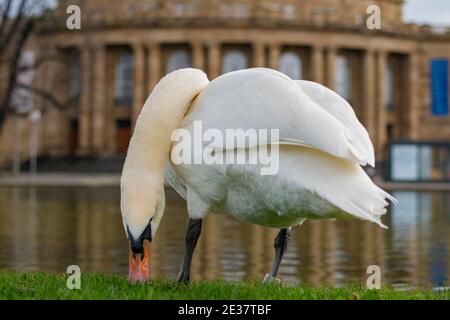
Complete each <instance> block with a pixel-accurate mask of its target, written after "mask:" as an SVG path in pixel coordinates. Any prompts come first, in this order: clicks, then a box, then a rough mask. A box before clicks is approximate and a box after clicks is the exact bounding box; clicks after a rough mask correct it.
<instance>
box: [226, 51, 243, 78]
mask: <svg viewBox="0 0 450 320" xmlns="http://www.w3.org/2000/svg"><path fill="white" fill-rule="evenodd" d="M247 68H248V61H247V56H246V55H245V54H244V53H243V52H241V51H238V50H233V51H229V52H227V53H226V54H225V56H224V58H223V65H222V71H223V73H228V72H231V71H236V70H241V69H247Z"/></svg>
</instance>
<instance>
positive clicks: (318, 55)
mask: <svg viewBox="0 0 450 320" xmlns="http://www.w3.org/2000/svg"><path fill="white" fill-rule="evenodd" d="M311 60H312V63H311V64H312V68H313V70H312V72H311V74H312V80H313V81H315V82H318V83H322V84H323V83H324V77H323V76H324V66H323V62H324V55H323V47H322V46H319V45H314V46H313V48H312V59H311Z"/></svg>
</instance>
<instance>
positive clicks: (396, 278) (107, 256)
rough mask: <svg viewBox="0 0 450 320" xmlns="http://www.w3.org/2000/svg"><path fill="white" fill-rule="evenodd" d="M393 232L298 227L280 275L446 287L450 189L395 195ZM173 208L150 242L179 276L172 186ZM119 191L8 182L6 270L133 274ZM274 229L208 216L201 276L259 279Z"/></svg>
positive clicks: (3, 205) (199, 257) (182, 218)
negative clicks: (374, 269) (371, 274)
mask: <svg viewBox="0 0 450 320" xmlns="http://www.w3.org/2000/svg"><path fill="white" fill-rule="evenodd" d="M393 194H394V195H395V196H396V197H397V199H398V200H399V205H398V206H397V207H394V208H393V210H392V211H391V212H389V213H388V214H387V215H386V216H385V218H384V222H385V223H386V224H387V225H388V226H389V227H390V229H389V230H383V229H380V228H379V227H378V226H376V225H374V224H371V223H369V222H363V221H356V220H355V221H306V222H305V223H304V224H303V225H302V226H301V227H296V228H294V229H293V233H292V237H291V240H290V243H289V249H288V252H287V254H286V256H285V259H284V260H283V264H282V267H281V269H280V274H279V277H280V278H282V279H283V281H284V282H288V283H296V284H311V285H315V286H319V285H332V286H341V285H345V284H347V283H349V282H355V281H357V282H360V283H362V284H364V283H365V282H366V279H367V277H368V274H367V273H366V270H367V267H368V266H370V265H378V266H379V267H380V268H381V272H382V283H383V284H398V285H407V286H421V287H427V286H431V285H433V286H439V285H444V284H446V283H447V284H448V282H449V277H450V193H449V192H410V191H397V192H394V193H393ZM166 197H167V204H166V214H165V216H164V217H163V221H162V223H161V226H160V228H159V230H158V233H157V235H156V238H155V240H154V242H153V244H152V246H153V248H152V275H153V277H158V278H159V277H169V278H174V277H176V274H177V272H178V268H179V264H180V261H181V257H182V254H183V250H184V230H185V225H186V222H187V213H186V205H185V202H184V200H182V199H180V198H179V197H178V195H176V194H175V193H174V192H173V191H166ZM119 200H120V194H119V189H118V188H43V187H38V188H35V187H30V188H0V268H1V269H15V270H19V271H32V270H48V271H57V272H65V270H66V268H67V266H68V265H72V264H76V265H79V266H80V267H81V270H82V272H105V273H111V274H118V275H123V276H124V277H125V276H126V275H127V271H128V265H127V264H128V244H127V240H126V238H125V235H124V231H123V227H122V220H121V215H120V209H119ZM276 233H277V231H276V230H270V229H266V228H262V227H258V226H253V225H247V224H244V223H242V222H240V221H238V220H236V219H234V218H233V217H231V216H228V215H209V216H208V217H207V219H206V221H205V224H204V228H203V232H202V236H201V238H200V241H199V244H198V247H197V250H196V253H195V256H194V261H193V266H192V277H193V279H194V280H199V279H213V278H217V277H220V278H224V279H227V280H239V279H246V278H254V277H258V278H261V279H262V277H263V276H264V274H265V273H266V272H268V271H269V270H270V268H271V265H272V260H273V256H274V251H273V240H274V238H275V236H276Z"/></svg>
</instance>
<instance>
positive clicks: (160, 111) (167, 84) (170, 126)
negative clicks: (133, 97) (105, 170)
mask: <svg viewBox="0 0 450 320" xmlns="http://www.w3.org/2000/svg"><path fill="white" fill-rule="evenodd" d="M208 83H209V81H208V78H207V77H206V75H205V73H204V72H203V71H201V70H198V69H180V70H177V71H174V72H172V73H170V74H168V75H166V76H165V77H164V78H163V79H161V81H160V82H159V83H158V84H157V85H156V86H155V88H154V89H153V91H152V93H151V94H150V96H149V97H148V98H147V101H146V102H145V104H144V106H143V108H142V111H141V113H140V115H139V117H138V119H137V122H136V126H135V129H134V133H133V136H132V138H131V140H130V145H129V147H128V154H127V157H126V160H125V164H124V168H123V172H122V176H124V175H125V176H126V175H134V174H136V175H138V176H139V175H140V176H142V175H151V176H152V178H153V179H156V180H157V181H158V182H161V183H163V182H164V169H165V165H166V162H167V160H168V156H169V152H170V147H171V140H170V138H171V135H172V132H173V131H174V130H175V129H177V127H178V126H179V124H180V122H181V120H182V119H183V117H184V115H185V114H186V112H187V110H188V108H189V106H190V104H191V102H192V100H193V99H194V98H195V97H196V96H197V95H198V94H199V93H200V91H201V90H202V89H203V88H204V87H205V86H206V85H207V84H208Z"/></svg>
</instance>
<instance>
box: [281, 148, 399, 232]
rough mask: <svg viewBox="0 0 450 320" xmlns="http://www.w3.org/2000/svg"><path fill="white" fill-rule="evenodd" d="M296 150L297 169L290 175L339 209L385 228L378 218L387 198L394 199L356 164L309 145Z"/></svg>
mask: <svg viewBox="0 0 450 320" xmlns="http://www.w3.org/2000/svg"><path fill="white" fill-rule="evenodd" d="M298 150H299V152H298V153H297V152H296V154H297V156H296V157H295V158H296V161H297V168H299V169H300V170H299V171H298V175H294V176H292V178H294V179H296V181H297V182H298V183H301V184H302V185H303V186H304V187H305V188H307V189H309V190H311V191H313V192H315V193H316V194H318V195H320V196H321V197H322V198H323V199H325V200H327V201H328V202H330V203H331V204H333V205H334V206H335V207H336V208H338V209H340V210H341V211H343V212H345V213H348V214H350V215H352V216H354V217H356V218H359V219H363V220H368V221H371V222H373V223H376V224H377V225H379V226H380V227H382V228H387V226H386V225H384V224H383V222H382V221H381V217H382V216H383V215H384V214H386V212H387V207H388V206H389V201H390V202H392V203H394V204H395V203H397V200H396V199H395V198H394V197H393V196H392V195H390V194H389V193H387V192H386V191H384V190H382V189H381V188H379V187H378V186H377V185H375V183H374V182H373V181H372V180H371V179H370V178H369V176H368V175H367V174H366V173H365V171H364V170H363V169H362V168H361V167H360V166H359V165H358V164H356V163H353V162H351V161H348V160H346V159H341V158H337V157H334V156H331V155H329V154H326V153H324V152H321V151H318V150H315V149H311V148H301V149H298ZM289 175H292V173H289Z"/></svg>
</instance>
